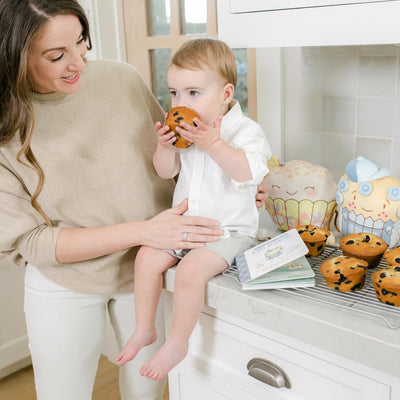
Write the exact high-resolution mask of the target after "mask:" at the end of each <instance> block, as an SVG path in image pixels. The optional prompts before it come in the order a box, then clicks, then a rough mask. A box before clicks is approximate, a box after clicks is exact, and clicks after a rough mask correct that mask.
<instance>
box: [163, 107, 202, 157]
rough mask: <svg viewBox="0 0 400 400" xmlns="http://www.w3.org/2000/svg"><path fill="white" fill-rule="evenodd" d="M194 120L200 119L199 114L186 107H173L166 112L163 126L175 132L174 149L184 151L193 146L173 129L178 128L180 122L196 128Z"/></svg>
mask: <svg viewBox="0 0 400 400" xmlns="http://www.w3.org/2000/svg"><path fill="white" fill-rule="evenodd" d="M194 118H198V119H200V116H199V114H197V112H196V111H194V110H192V109H191V108H188V107H173V108H171V109H170V110H169V111H168V115H167V119H166V120H165V125H168V126H169V127H170V129H171V131H174V132H175V137H176V140H175V142H174V146H175V147H178V148H179V149H186V148H188V147H189V146H191V145H192V144H193V143H191V142H189V141H188V140H186V139H185V138H183V137H182V136H181V135H180V134H179V133H178V132H176V130H175V129H176V127H177V126H180V123H181V122H182V121H184V122H186V123H187V124H189V125H193V126H196V124H195V123H194V122H193V119H194Z"/></svg>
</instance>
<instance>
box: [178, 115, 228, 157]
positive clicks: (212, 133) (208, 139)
mask: <svg viewBox="0 0 400 400" xmlns="http://www.w3.org/2000/svg"><path fill="white" fill-rule="evenodd" d="M193 121H194V122H195V123H196V126H192V125H189V124H187V123H186V122H181V124H180V125H181V127H182V128H183V129H182V128H176V129H177V131H178V132H179V133H180V134H181V135H182V136H183V137H184V138H185V139H187V140H189V141H190V142H192V143H195V144H196V145H197V146H199V147H201V148H202V149H203V150H206V151H207V149H208V148H209V147H210V146H212V145H213V144H214V143H215V142H217V141H218V140H219V139H220V128H221V121H222V115H220V116H219V117H218V118H217V119H216V120H215V122H214V124H213V125H212V126H210V125H206V124H205V123H203V122H202V121H200V120H199V119H198V118H194V120H193Z"/></svg>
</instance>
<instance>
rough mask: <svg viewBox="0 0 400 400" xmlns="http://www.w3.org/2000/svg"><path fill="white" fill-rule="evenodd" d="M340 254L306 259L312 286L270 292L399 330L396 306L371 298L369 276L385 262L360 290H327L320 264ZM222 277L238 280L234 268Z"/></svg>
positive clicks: (333, 250)
mask: <svg viewBox="0 0 400 400" xmlns="http://www.w3.org/2000/svg"><path fill="white" fill-rule="evenodd" d="M341 255H342V251H341V250H340V249H338V248H337V247H333V246H326V247H325V249H324V251H323V252H322V254H321V255H320V256H318V257H310V258H307V260H308V261H309V263H310V265H311V267H312V268H313V270H314V272H315V283H316V284H315V286H313V287H306V288H295V289H274V290H279V291H282V292H286V293H290V294H292V295H296V296H303V297H307V298H309V299H313V300H315V301H318V302H322V303H327V304H330V305H335V306H337V307H339V308H345V309H347V310H351V312H356V313H359V314H367V315H371V316H373V317H376V318H379V319H380V320H381V321H384V322H385V323H386V324H387V326H389V328H391V329H397V328H399V327H400V307H394V306H390V305H387V304H383V303H381V302H380V301H379V300H378V299H377V297H376V296H375V290H374V287H373V284H372V281H371V273H372V272H373V271H376V270H377V269H378V268H384V267H386V266H387V264H386V262H385V261H381V262H380V264H379V265H378V266H377V267H376V268H374V269H369V270H368V271H367V276H366V279H365V284H364V287H363V288H362V289H361V290H359V291H356V292H349V293H347V292H340V291H338V290H333V289H331V288H329V287H328V286H327V285H326V283H325V280H324V278H323V276H322V275H321V273H320V272H319V266H320V265H321V262H322V261H324V260H326V259H327V258H330V257H337V256H341ZM224 275H226V276H231V277H233V278H235V279H237V280H238V272H237V268H236V266H232V267H231V268H230V269H229V270H227V271H225V273H224Z"/></svg>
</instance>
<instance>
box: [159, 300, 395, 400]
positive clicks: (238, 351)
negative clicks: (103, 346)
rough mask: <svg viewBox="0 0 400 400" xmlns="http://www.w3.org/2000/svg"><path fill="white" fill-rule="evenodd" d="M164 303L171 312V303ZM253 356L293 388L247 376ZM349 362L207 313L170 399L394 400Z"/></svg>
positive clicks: (173, 378) (174, 376) (175, 374)
mask: <svg viewBox="0 0 400 400" xmlns="http://www.w3.org/2000/svg"><path fill="white" fill-rule="evenodd" d="M168 297H172V296H171V295H170V296H168ZM166 305H167V310H168V309H169V310H170V311H171V310H172V304H171V299H168V298H167V302H166ZM217 315H218V314H217ZM169 323H170V313H169V312H167V313H166V324H167V326H168V325H169ZM327 340H328V339H327ZM255 358H261V359H264V360H268V361H270V362H272V363H273V364H275V365H278V366H279V367H280V368H281V369H282V370H283V371H284V372H285V373H286V375H287V376H288V377H289V380H290V385H289V386H290V387H285V386H283V387H274V386H271V385H269V384H266V383H264V382H262V381H260V380H258V379H256V378H253V377H252V376H249V374H248V370H247V365H248V362H249V361H250V360H252V359H255ZM345 361H346V360H344V361H343V364H341V365H338V364H334V363H332V362H329V360H327V358H326V356H325V353H321V352H319V351H318V349H315V353H313V354H307V353H304V352H303V351H302V350H301V343H298V342H294V341H290V339H289V338H286V337H282V341H277V339H276V338H275V339H274V340H272V339H269V338H268V335H267V334H266V335H260V334H259V333H255V332H253V331H252V330H250V329H246V322H245V321H243V325H241V326H237V325H235V324H233V323H230V322H227V321H224V320H221V319H219V318H215V317H214V316H211V315H209V314H206V313H204V312H203V313H202V314H201V316H200V319H199V322H198V324H197V326H196V328H195V331H194V332H193V335H192V337H191V340H190V348H189V353H188V356H187V357H186V358H185V360H184V361H183V362H181V363H180V364H179V365H178V366H177V367H175V368H174V369H173V370H172V371H171V373H170V375H169V382H170V393H171V400H193V399H197V398H198V397H196V396H199V393H200V394H201V395H203V394H204V397H203V398H204V399H209V398H211V399H213V398H215V399H217V400H219V399H220V398H223V399H232V400H253V399H269V400H284V399H285V400H288V399H296V400H321V399H324V400H337V399H340V400H376V399H379V400H390V396H391V390H392V387H391V384H390V383H385V382H379V381H377V380H376V378H375V376H369V375H367V374H366V373H364V370H363V368H362V366H361V365H360V366H359V367H357V369H353V370H352V369H351V368H352V366H353V368H354V363H353V364H352V363H347V364H346V362H345ZM370 375H372V373H371V372H370ZM209 396H210V397H209ZM220 396H222V397H220ZM199 398H201V397H199ZM392 400H393V399H392Z"/></svg>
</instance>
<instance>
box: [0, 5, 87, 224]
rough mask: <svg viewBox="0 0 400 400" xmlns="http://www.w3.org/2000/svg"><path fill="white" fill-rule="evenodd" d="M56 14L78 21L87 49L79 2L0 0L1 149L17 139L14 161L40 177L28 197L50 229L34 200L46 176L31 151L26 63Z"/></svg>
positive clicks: (85, 19)
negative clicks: (42, 32)
mask: <svg viewBox="0 0 400 400" xmlns="http://www.w3.org/2000/svg"><path fill="white" fill-rule="evenodd" d="M57 15H75V16H76V17H77V18H78V19H79V21H80V22H81V25H82V36H83V38H84V39H85V40H86V43H87V48H88V49H89V50H90V49H91V48H92V44H91V40H90V32H89V22H88V19H87V17H86V14H85V12H84V10H83V8H82V7H81V6H80V4H79V3H78V1H76V0H0V40H1V42H0V146H2V145H4V144H6V143H8V142H10V141H11V140H12V139H13V137H14V136H15V135H18V136H19V140H20V143H21V148H20V150H19V152H18V154H17V160H18V161H19V162H21V163H22V164H24V165H26V166H28V167H30V168H32V169H33V170H34V171H36V173H37V175H38V178H39V181H38V185H37V187H36V190H35V192H34V193H31V194H30V196H31V204H32V206H33V207H34V208H35V209H36V210H37V211H38V212H39V213H40V214H41V215H42V216H43V218H44V220H45V222H46V224H47V225H49V226H51V221H50V219H49V218H48V216H47V215H46V213H45V212H44V210H43V209H42V208H41V207H40V205H39V203H38V201H37V199H38V197H39V194H40V192H41V191H42V189H43V185H44V181H45V173H44V171H43V169H42V167H41V166H40V164H39V161H38V160H37V158H36V157H35V155H34V154H33V152H32V149H31V139H32V135H33V130H34V124H35V119H34V113H33V106H32V100H31V92H32V83H31V81H30V78H29V75H28V68H27V64H28V54H29V51H30V47H31V45H32V42H33V40H34V39H35V37H36V36H37V34H38V33H39V32H40V31H41V29H43V27H44V26H45V25H46V23H47V22H48V21H49V20H50V19H51V18H53V17H55V16H57Z"/></svg>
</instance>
